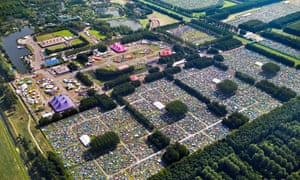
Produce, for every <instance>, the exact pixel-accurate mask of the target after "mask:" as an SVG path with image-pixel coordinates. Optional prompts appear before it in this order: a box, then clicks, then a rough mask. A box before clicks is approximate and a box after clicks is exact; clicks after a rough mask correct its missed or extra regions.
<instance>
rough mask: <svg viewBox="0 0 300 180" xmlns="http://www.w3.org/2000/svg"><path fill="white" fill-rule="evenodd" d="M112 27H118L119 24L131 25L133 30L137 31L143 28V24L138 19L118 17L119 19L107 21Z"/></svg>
mask: <svg viewBox="0 0 300 180" xmlns="http://www.w3.org/2000/svg"><path fill="white" fill-rule="evenodd" d="M107 22H108V23H109V24H110V26H111V27H118V26H121V25H123V26H128V27H130V28H131V29H132V30H133V31H136V30H138V29H141V28H142V25H141V24H140V23H139V22H137V21H133V20H128V19H117V20H110V21H107Z"/></svg>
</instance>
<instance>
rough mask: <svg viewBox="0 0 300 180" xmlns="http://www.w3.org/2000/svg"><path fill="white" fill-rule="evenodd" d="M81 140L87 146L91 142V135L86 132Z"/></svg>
mask: <svg viewBox="0 0 300 180" xmlns="http://www.w3.org/2000/svg"><path fill="white" fill-rule="evenodd" d="M79 140H80V142H81V143H82V144H83V145H84V146H85V147H87V146H88V145H89V144H90V143H91V139H90V137H89V136H88V135H86V134H84V135H82V136H80V137H79Z"/></svg>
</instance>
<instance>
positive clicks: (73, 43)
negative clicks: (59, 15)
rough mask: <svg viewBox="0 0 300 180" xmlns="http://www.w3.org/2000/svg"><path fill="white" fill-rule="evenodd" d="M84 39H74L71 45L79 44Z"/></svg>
mask: <svg viewBox="0 0 300 180" xmlns="http://www.w3.org/2000/svg"><path fill="white" fill-rule="evenodd" d="M82 43H83V41H82V40H81V39H73V40H72V41H71V46H75V45H78V44H82Z"/></svg>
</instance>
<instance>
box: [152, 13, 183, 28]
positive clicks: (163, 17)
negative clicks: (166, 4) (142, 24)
mask: <svg viewBox="0 0 300 180" xmlns="http://www.w3.org/2000/svg"><path fill="white" fill-rule="evenodd" d="M147 17H148V19H150V18H157V19H159V22H160V26H164V25H168V24H174V23H177V22H178V20H176V19H174V18H171V17H169V16H167V15H164V14H161V13H159V12H157V11H153V13H152V14H150V15H148V16H147Z"/></svg>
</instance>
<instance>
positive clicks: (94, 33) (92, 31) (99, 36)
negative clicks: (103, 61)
mask: <svg viewBox="0 0 300 180" xmlns="http://www.w3.org/2000/svg"><path fill="white" fill-rule="evenodd" d="M89 33H91V34H92V35H93V36H95V37H96V38H98V39H105V38H106V36H104V35H102V34H100V32H99V31H96V30H89Z"/></svg>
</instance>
